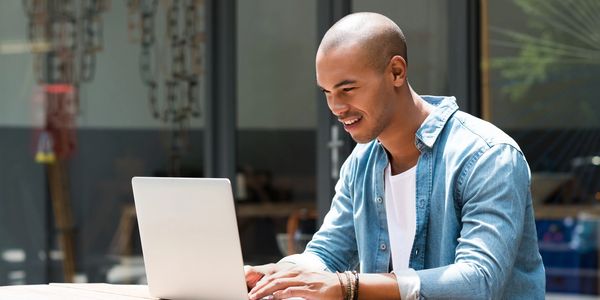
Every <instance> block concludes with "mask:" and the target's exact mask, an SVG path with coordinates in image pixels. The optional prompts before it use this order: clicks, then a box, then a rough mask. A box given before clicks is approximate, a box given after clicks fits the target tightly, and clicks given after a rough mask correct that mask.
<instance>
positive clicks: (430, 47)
mask: <svg viewBox="0 0 600 300" xmlns="http://www.w3.org/2000/svg"><path fill="white" fill-rule="evenodd" d="M446 5H447V3H446V1H409V0H400V1H398V0H375V1H372V0H369V1H367V0H353V1H352V10H353V11H354V12H360V11H370V12H376V13H380V14H383V15H385V16H387V17H388V18H390V19H392V20H393V21H394V22H395V23H396V24H398V26H399V27H400V28H401V29H402V32H403V33H404V35H405V37H406V43H407V45H408V51H407V56H408V80H409V82H410V85H411V86H412V88H413V89H414V90H415V91H416V92H417V93H419V94H425V95H447V94H448V78H447V76H448V51H447V45H448V32H447V31H448V29H447V28H448V26H447V23H448V16H447V9H446Z"/></svg>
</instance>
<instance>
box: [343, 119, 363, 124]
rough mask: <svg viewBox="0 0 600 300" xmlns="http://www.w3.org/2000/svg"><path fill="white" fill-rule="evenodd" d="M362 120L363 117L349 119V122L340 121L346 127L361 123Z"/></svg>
mask: <svg viewBox="0 0 600 300" xmlns="http://www.w3.org/2000/svg"><path fill="white" fill-rule="evenodd" d="M361 119H362V117H358V118H353V119H349V120H340V122H342V123H343V124H344V125H352V124H354V123H356V122H358V121H360V120H361Z"/></svg>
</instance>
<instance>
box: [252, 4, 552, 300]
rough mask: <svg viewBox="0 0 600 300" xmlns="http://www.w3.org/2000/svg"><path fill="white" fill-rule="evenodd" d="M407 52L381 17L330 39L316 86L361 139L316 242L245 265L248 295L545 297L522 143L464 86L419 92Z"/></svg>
mask: <svg viewBox="0 0 600 300" xmlns="http://www.w3.org/2000/svg"><path fill="white" fill-rule="evenodd" d="M440 51H444V50H440ZM407 61H408V60H407V50H406V43H405V39H404V35H403V34H402V31H401V30H400V28H398V26H397V25H396V24H394V23H393V22H392V21H391V20H389V19H388V18H386V17H384V16H382V15H379V14H375V13H356V14H352V15H349V16H346V17H345V18H343V19H341V20H340V21H338V22H337V23H336V24H335V25H333V27H332V28H331V29H329V31H328V32H327V33H326V34H325V36H324V37H323V40H322V42H321V44H320V46H319V49H318V51H317V56H316V71H317V83H318V84H319V86H320V87H321V88H322V90H323V92H324V93H325V95H326V97H327V104H328V106H329V108H330V109H331V111H332V113H333V114H334V115H335V116H336V117H337V118H338V119H339V121H340V122H342V123H343V124H344V128H345V130H346V131H347V132H348V133H349V134H350V135H351V136H352V138H353V139H354V140H355V141H356V142H357V143H359V144H358V145H357V146H356V148H355V149H354V151H353V152H352V154H351V155H350V157H349V158H348V159H347V160H346V162H345V163H344V165H343V166H342V168H341V172H340V179H339V181H338V183H337V185H336V194H335V197H334V199H333V203H332V205H331V210H330V211H329V213H328V214H327V216H326V217H325V220H324V222H323V225H322V227H321V228H320V229H319V231H318V232H317V233H316V234H315V235H314V237H313V239H312V241H311V242H310V243H309V244H308V245H307V248H306V250H305V252H304V253H302V254H299V255H293V256H288V257H285V258H283V259H282V260H281V261H280V262H278V263H277V264H269V265H264V266H257V267H250V266H247V267H246V281H247V283H248V286H249V287H250V288H252V290H251V291H250V293H249V296H250V298H251V299H259V298H261V297H263V296H266V295H270V294H273V296H274V297H275V298H277V299H279V298H288V297H303V298H306V299H352V298H354V299H417V298H433V299H435V298H447V299H456V298H461V299H462V298H473V299H489V298H494V299H543V298H544V290H545V279H544V278H545V276H544V267H543V265H542V259H541V256H540V254H539V251H538V246H537V235H536V230H535V221H534V215H533V209H532V202H531V194H530V190H529V182H530V172H529V167H528V166H527V162H526V161H525V157H524V156H523V153H522V152H521V150H520V149H519V147H518V146H517V144H516V143H515V142H514V141H513V140H512V139H511V138H510V137H509V136H507V135H506V134H505V133H503V132H502V131H501V130H499V129H498V128H496V127H494V126H493V125H491V124H489V123H487V122H485V121H483V120H480V119H477V118H475V117H473V116H470V115H468V114H466V113H463V112H460V111H458V110H457V105H456V103H455V100H454V98H453V97H434V96H419V95H418V94H417V93H415V92H414V91H413V90H412V89H411V87H410V85H409V83H408V79H407V78H408V77H407V74H408V62H407ZM357 266H360V274H355V273H349V272H345V273H341V272H344V271H347V270H354V269H355V268H356V267H357ZM356 294H357V295H356Z"/></svg>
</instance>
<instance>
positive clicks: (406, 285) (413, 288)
mask: <svg viewBox="0 0 600 300" xmlns="http://www.w3.org/2000/svg"><path fill="white" fill-rule="evenodd" d="M392 273H394V274H395V275H396V281H397V282H398V289H399V290H400V299H402V300H415V299H419V292H420V291H421V279H420V278H419V275H417V271H415V270H414V269H406V270H401V271H399V272H396V271H394V272H392Z"/></svg>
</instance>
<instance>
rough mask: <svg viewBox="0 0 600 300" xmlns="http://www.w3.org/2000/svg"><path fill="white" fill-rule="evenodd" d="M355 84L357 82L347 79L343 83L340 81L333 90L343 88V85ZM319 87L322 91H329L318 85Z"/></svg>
mask: <svg viewBox="0 0 600 300" xmlns="http://www.w3.org/2000/svg"><path fill="white" fill-rule="evenodd" d="M355 83H356V80H351V79H345V80H342V81H340V82H338V83H336V84H335V85H334V86H333V88H334V89H336V88H339V87H340V86H343V85H348V84H355ZM318 86H319V88H321V89H322V90H324V91H327V90H326V89H324V88H323V87H322V86H320V85H318Z"/></svg>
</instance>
